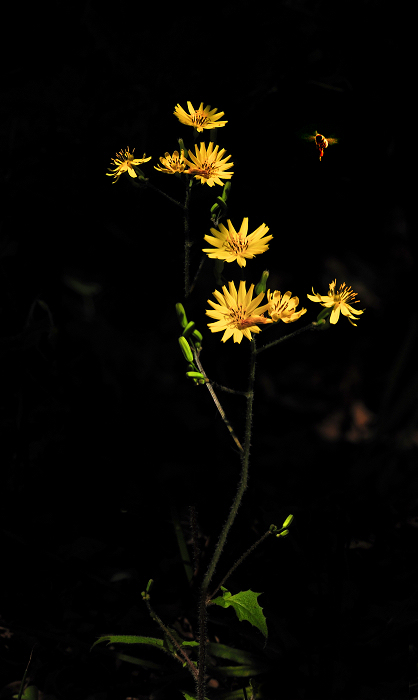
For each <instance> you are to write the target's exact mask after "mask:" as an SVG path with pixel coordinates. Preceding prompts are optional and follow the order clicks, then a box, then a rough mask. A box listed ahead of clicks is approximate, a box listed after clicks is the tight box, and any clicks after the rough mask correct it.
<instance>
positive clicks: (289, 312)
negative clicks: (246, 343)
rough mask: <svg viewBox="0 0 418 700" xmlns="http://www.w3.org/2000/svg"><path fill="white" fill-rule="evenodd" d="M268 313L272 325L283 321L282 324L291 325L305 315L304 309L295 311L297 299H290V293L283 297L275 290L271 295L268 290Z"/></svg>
mask: <svg viewBox="0 0 418 700" xmlns="http://www.w3.org/2000/svg"><path fill="white" fill-rule="evenodd" d="M267 299H268V302H269V303H268V313H269V316H271V318H272V319H273V321H274V323H276V322H277V321H283V323H293V321H297V320H298V318H300V317H301V316H302V315H303V314H306V309H304V308H302V309H300V310H299V311H296V307H297V305H298V304H299V298H298V297H292V292H286V293H285V294H283V296H282V295H281V294H280V292H278V291H277V290H276V291H275V292H273V294H272V293H271V292H270V290H268V292H267Z"/></svg>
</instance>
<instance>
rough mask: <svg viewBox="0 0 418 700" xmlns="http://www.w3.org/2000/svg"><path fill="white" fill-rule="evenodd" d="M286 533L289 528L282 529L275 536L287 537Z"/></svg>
mask: <svg viewBox="0 0 418 700" xmlns="http://www.w3.org/2000/svg"><path fill="white" fill-rule="evenodd" d="M288 534H289V530H283V532H279V534H278V535H276V537H287V535H288Z"/></svg>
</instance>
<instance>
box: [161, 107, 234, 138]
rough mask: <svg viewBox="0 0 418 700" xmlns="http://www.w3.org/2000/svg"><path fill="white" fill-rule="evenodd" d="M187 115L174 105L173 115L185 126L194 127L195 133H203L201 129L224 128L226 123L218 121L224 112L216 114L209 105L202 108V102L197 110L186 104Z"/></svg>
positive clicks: (181, 108)
mask: <svg viewBox="0 0 418 700" xmlns="http://www.w3.org/2000/svg"><path fill="white" fill-rule="evenodd" d="M187 107H188V110H189V114H187V112H186V111H185V110H184V109H183V107H181V106H180V105H179V104H178V105H176V107H175V109H174V114H175V115H176V117H177V118H178V119H179V121H181V123H182V124H186V125H187V126H194V128H195V129H196V130H197V131H203V129H216V127H217V126H225V124H228V122H224V121H218V120H219V119H220V118H221V117H223V115H224V114H225V112H216V107H215V109H212V110H211V108H210V105H208V106H207V107H203V102H201V103H200V107H199V109H194V107H193V105H192V103H191V102H188V103H187Z"/></svg>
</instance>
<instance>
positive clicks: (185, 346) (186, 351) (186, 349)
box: [179, 335, 193, 362]
mask: <svg viewBox="0 0 418 700" xmlns="http://www.w3.org/2000/svg"><path fill="white" fill-rule="evenodd" d="M179 345H180V349H181V351H182V353H183V355H184V357H185V359H186V360H187V362H193V353H192V351H191V348H190V345H189V343H188V342H187V340H186V338H183V336H182V335H181V336H180V338H179Z"/></svg>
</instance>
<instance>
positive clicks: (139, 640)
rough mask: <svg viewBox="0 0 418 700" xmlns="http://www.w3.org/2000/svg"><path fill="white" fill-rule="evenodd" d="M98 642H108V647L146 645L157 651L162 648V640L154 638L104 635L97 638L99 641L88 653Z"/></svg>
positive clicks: (97, 642)
mask: <svg viewBox="0 0 418 700" xmlns="http://www.w3.org/2000/svg"><path fill="white" fill-rule="evenodd" d="M100 642H108V645H109V644H148V645H150V646H152V647H158V648H159V649H163V647H164V640H163V639H157V638H156V637H140V636H137V635H135V634H106V635H105V636H104V637H99V639H96V641H95V642H94V644H93V645H92V646H91V648H90V651H91V649H93V647H95V646H96V644H100Z"/></svg>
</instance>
